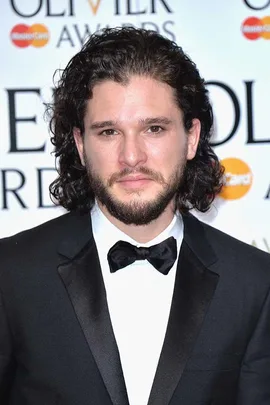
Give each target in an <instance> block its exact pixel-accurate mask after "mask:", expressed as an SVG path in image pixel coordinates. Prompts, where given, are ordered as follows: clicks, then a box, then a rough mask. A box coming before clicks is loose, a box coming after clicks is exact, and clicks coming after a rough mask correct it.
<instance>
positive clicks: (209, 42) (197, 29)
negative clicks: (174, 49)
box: [0, 0, 270, 252]
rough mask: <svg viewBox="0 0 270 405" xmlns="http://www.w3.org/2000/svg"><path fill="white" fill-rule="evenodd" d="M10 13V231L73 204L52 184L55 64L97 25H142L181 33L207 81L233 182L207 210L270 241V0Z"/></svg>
mask: <svg viewBox="0 0 270 405" xmlns="http://www.w3.org/2000/svg"><path fill="white" fill-rule="evenodd" d="M0 18H1V49H2V51H1V64H0V72H1V74H0V78H1V87H0V237H3V236H8V235H12V234H14V233H16V232H19V231H21V230H24V229H27V228H30V227H32V226H34V225H37V224H39V223H41V222H44V221H46V220H48V219H50V218H53V217H56V216H58V215H61V214H62V213H63V212H64V211H63V210H62V209H60V208H55V207H53V205H52V203H51V201H50V198H49V193H48V186H49V184H50V183H51V182H52V181H53V179H54V178H55V176H56V172H55V161H54V157H53V155H52V154H51V152H52V147H51V145H50V140H49V139H50V137H49V132H48V123H47V122H46V120H45V119H44V111H45V103H47V102H49V101H50V100H51V95H52V88H53V74H54V72H55V70H56V69H59V68H60V69H61V68H63V67H65V65H66V64H67V62H68V61H69V59H70V58H71V57H72V56H73V55H74V54H75V53H76V52H77V51H78V50H79V49H80V48H81V46H82V44H83V42H84V41H85V39H86V38H87V37H88V36H89V34H91V33H93V32H95V31H96V30H98V29H100V28H103V27H109V26H110V27H113V26H123V25H134V26H137V27H142V28H146V29H152V30H156V31H158V32H159V33H160V34H162V35H164V36H166V37H168V38H169V39H172V40H174V41H176V42H177V43H178V44H179V45H181V46H182V47H183V48H184V50H185V51H186V52H187V53H188V54H189V55H190V57H191V58H192V59H193V60H194V61H195V62H196V64H197V66H198V68H199V70H200V73H201V75H202V76H203V77H204V78H205V79H206V81H207V87H208V89H209V92H210V96H211V100H212V103H213V107H214V112H215V131H214V136H213V139H212V144H213V146H214V148H215V151H216V153H217V155H218V156H219V158H220V159H221V160H222V163H223V165H224V166H225V169H226V173H225V177H226V186H225V188H224V191H223V193H222V194H221V196H219V197H218V198H217V199H216V201H215V203H214V205H213V207H212V209H211V210H210V211H209V212H208V213H207V214H204V215H201V214H200V215H199V217H200V218H201V219H202V220H203V221H206V222H208V223H210V224H211V225H213V226H215V227H217V228H219V229H222V230H224V231H225V232H227V233H229V234H231V235H233V236H235V237H237V238H239V239H241V240H243V241H245V242H247V243H250V244H253V245H255V246H257V247H259V248H260V249H263V250H265V251H268V252H269V251H270V130H269V128H270V126H269V117H270V110H269V94H270V73H269V65H270V0H228V1H216V0H208V1H204V0H193V1H192V2H191V1H190V0H57V1H55V0H6V1H5V2H3V4H1V17H0ZM57 78H58V76H56V77H55V80H57Z"/></svg>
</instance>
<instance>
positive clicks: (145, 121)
mask: <svg viewBox="0 0 270 405" xmlns="http://www.w3.org/2000/svg"><path fill="white" fill-rule="evenodd" d="M138 121H139V123H140V124H142V125H154V124H163V125H170V124H171V123H172V120H170V119H169V118H167V117H147V118H139V120H138ZM117 125H118V121H112V120H109V121H97V122H93V124H91V125H90V129H91V130H93V129H102V128H107V127H115V126H117Z"/></svg>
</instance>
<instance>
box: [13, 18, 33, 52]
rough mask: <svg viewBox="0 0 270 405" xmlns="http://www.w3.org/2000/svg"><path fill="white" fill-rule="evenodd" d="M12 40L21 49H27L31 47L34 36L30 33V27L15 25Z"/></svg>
mask: <svg viewBox="0 0 270 405" xmlns="http://www.w3.org/2000/svg"><path fill="white" fill-rule="evenodd" d="M10 39H11V41H12V42H13V44H14V45H16V46H17V47H19V48H26V47H27V46H29V45H31V43H32V36H31V33H30V32H29V26H28V25H26V24H17V25H15V27H13V28H12V30H11V32H10Z"/></svg>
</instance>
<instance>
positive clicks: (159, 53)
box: [49, 27, 223, 213]
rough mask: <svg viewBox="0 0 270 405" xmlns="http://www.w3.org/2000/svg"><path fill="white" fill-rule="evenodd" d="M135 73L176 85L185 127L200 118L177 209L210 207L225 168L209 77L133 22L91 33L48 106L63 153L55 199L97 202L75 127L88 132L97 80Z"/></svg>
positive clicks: (76, 207) (73, 206)
mask: <svg viewBox="0 0 270 405" xmlns="http://www.w3.org/2000/svg"><path fill="white" fill-rule="evenodd" d="M131 75H141V76H148V77H151V78H153V79H156V80H159V81H161V82H165V83H167V84H168V85H169V86H171V87H172V88H173V89H174V91H175V96H176V101H177V103H178V106H179V108H180V109H181V110H182V114H183V122H184V127H185V129H186V131H189V130H190V129H191V126H192V120H193V119H194V118H197V119H199V120H200V122H201V134H200V140H199V145H198V149H197V153H196V156H195V157H194V159H192V160H189V161H188V162H187V164H186V167H185V170H184V175H183V179H182V182H181V184H179V188H178V191H177V195H176V208H177V209H178V210H180V211H181V212H184V211H188V210H190V209H191V208H195V209H197V210H199V211H202V212H205V211H207V210H208V209H209V207H210V205H211V203H212V201H213V199H214V198H215V196H216V195H217V193H219V192H220V190H221V187H222V181H223V180H222V179H223V168H222V167H221V165H220V163H219V161H218V158H217V156H216V154H215V153H214V151H213V150H212V148H211V146H210V144H209V138H210V136H211V129H212V126H213V112H212V107H211V105H210V102H209V97H208V91H207V90H206V88H205V82H204V80H203V79H202V78H201V77H200V74H199V72H198V70H197V68H196V65H195V64H194V63H193V62H192V61H191V59H190V58H189V57H188V56H187V55H186V54H185V53H184V52H183V50H182V48H181V47H179V46H177V44H176V43H175V42H172V41H170V40H169V39H166V38H164V37H162V36H161V35H159V34H158V33H156V32H155V31H148V30H143V29H137V28H134V27H124V28H109V29H104V30H102V31H99V32H97V33H95V34H94V35H92V36H90V38H89V39H88V41H87V42H86V43H85V45H84V46H83V48H82V49H81V51H80V52H78V53H77V54H76V55H75V56H74V57H73V58H72V59H71V60H70V62H69V63H68V65H67V67H66V68H65V69H64V70H63V72H62V75H61V78H60V80H59V82H58V84H57V86H56V88H55V90H54V102H53V103H52V104H51V105H50V106H49V113H50V117H51V118H50V130H51V132H52V138H51V141H52V144H53V145H54V146H55V156H56V158H59V161H58V164H59V166H58V174H59V176H58V177H57V179H56V180H55V181H54V182H53V183H52V184H51V185H50V193H51V196H52V198H53V199H55V200H56V202H57V203H58V204H59V205H62V206H63V207H65V208H66V209H67V210H69V211H79V212H81V213H83V212H87V211H89V209H91V207H92V206H93V204H94V199H95V196H94V192H93V190H92V189H91V185H89V179H88V175H87V172H86V169H85V167H84V166H83V165H82V164H81V161H80V158H79V154H78V152H77V148H76V145H75V141H74V138H73V129H74V128H75V127H76V128H79V130H80V132H81V134H82V136H83V134H84V122H83V119H84V115H85V111H86V104H87V101H88V100H89V99H90V98H91V97H92V90H93V87H94V86H95V85H96V84H97V83H100V82H101V81H103V80H113V81H115V82H117V83H128V80H129V78H130V77H131Z"/></svg>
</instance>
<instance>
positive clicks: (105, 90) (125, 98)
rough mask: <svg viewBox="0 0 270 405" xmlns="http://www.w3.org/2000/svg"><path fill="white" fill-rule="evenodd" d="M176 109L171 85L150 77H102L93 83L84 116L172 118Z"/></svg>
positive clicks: (101, 117)
mask: <svg viewBox="0 0 270 405" xmlns="http://www.w3.org/2000/svg"><path fill="white" fill-rule="evenodd" d="M179 112H180V109H179V107H178V105H177V102H176V97H175V92H174V89H173V88H172V87H170V86H169V85H168V84H166V83H163V82H160V81H158V80H155V79H153V78H150V77H141V76H132V77H131V78H130V79H129V81H128V82H127V83H117V82H115V81H112V80H105V81H103V82H101V83H98V84H96V85H95V86H94V88H93V91H92V97H91V99H90V100H89V101H88V105H87V111H86V115H87V116H88V118H90V119H91V120H92V119H93V120H96V119H99V120H100V119H108V118H110V119H118V120H121V119H127V118H128V117H129V118H131V117H133V118H136V116H137V117H142V116H149V114H150V115H153V114H158V115H162V116H170V117H171V116H172V115H173V114H177V115H179ZM108 116H109V117H108Z"/></svg>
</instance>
